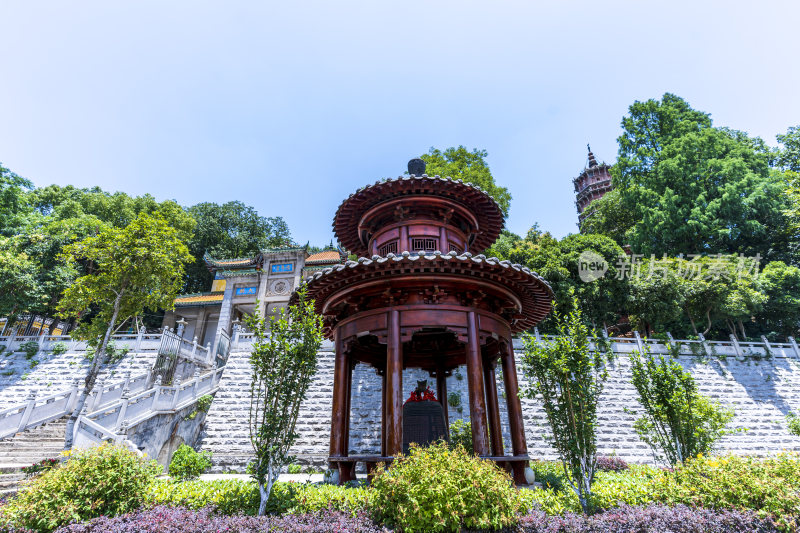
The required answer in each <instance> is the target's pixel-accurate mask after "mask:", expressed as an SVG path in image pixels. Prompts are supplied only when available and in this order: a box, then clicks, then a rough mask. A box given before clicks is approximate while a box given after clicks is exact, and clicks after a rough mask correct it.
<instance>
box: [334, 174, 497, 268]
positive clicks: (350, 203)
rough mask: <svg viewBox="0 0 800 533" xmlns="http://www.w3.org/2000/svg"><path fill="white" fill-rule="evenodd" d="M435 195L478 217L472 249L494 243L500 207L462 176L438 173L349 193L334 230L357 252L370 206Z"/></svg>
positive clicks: (361, 246) (361, 247)
mask: <svg viewBox="0 0 800 533" xmlns="http://www.w3.org/2000/svg"><path fill="white" fill-rule="evenodd" d="M415 195H434V196H439V197H442V198H447V199H449V200H453V201H455V202H458V203H459V204H461V205H463V206H464V207H466V208H467V209H469V210H470V211H471V212H473V213H474V214H475V215H476V216H477V217H478V220H479V223H480V228H479V231H480V232H479V234H478V235H477V236H476V238H475V241H474V242H473V243H472V244H471V245H470V249H471V250H480V251H482V250H485V249H486V248H488V247H489V246H491V245H492V243H494V241H495V240H496V239H497V237H498V236H499V235H500V231H501V230H502V229H503V224H504V221H503V211H502V210H501V209H500V206H499V205H497V202H496V201H495V199H494V198H492V197H491V196H490V195H489V193H487V192H486V191H484V190H483V189H481V188H480V187H477V186H475V185H472V184H471V183H465V182H464V181H462V180H460V179H459V180H454V179H452V178H442V177H440V176H428V175H426V174H423V175H422V176H415V175H413V174H412V175H411V176H400V177H399V178H397V179H394V180H386V181H378V182H375V183H374V184H372V185H368V186H366V187H363V188H361V189H359V190H358V191H356V192H355V193H353V194H351V195H350V196H349V197H348V198H347V199H346V200H345V201H344V202H342V203H341V205H340V206H339V208H338V209H337V210H336V215H334V217H333V231H334V233H335V234H336V237H337V238H338V239H339V242H340V243H342V246H343V247H344V248H345V249H347V250H349V251H350V252H352V253H354V254H356V255H364V254H367V253H368V252H369V251H368V250H367V248H366V245H365V243H363V242H361V238H360V236H359V233H358V223H359V221H360V220H361V216H362V215H363V214H364V213H365V212H366V211H367V210H368V209H370V208H372V207H374V206H376V205H378V204H380V203H382V202H385V201H387V200H391V199H394V198H402V197H404V196H415Z"/></svg>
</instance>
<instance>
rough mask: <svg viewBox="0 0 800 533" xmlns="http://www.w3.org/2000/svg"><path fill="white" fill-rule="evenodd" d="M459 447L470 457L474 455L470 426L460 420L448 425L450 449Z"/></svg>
mask: <svg viewBox="0 0 800 533" xmlns="http://www.w3.org/2000/svg"><path fill="white" fill-rule="evenodd" d="M459 446H461V447H462V448H464V449H465V450H466V451H467V453H468V454H470V455H473V454H474V453H475V450H473V449H472V424H471V423H469V422H467V421H466V420H462V419H460V418H459V419H458V420H456V421H455V422H453V423H452V424H450V447H451V448H452V449H453V450H455V449H456V448H458V447H459Z"/></svg>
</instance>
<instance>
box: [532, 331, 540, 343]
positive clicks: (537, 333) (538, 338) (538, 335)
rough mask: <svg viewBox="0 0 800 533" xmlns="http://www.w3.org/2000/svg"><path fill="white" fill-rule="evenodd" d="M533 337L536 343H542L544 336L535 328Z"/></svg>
mask: <svg viewBox="0 0 800 533" xmlns="http://www.w3.org/2000/svg"><path fill="white" fill-rule="evenodd" d="M533 336H534V338H535V339H536V342H542V334H541V333H539V328H533Z"/></svg>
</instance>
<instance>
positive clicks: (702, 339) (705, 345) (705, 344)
mask: <svg viewBox="0 0 800 533" xmlns="http://www.w3.org/2000/svg"><path fill="white" fill-rule="evenodd" d="M697 338H698V339H700V343H701V344H702V345H703V351H705V352H706V355H707V356H709V357H711V348H710V347H709V346H708V341H707V340H706V337H705V335H703V334H702V333H698V334H697Z"/></svg>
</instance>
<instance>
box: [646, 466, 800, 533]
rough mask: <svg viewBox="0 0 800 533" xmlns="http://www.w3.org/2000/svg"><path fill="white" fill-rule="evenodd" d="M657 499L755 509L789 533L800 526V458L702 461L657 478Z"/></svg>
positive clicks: (707, 505)
mask: <svg viewBox="0 0 800 533" xmlns="http://www.w3.org/2000/svg"><path fill="white" fill-rule="evenodd" d="M651 490H652V493H653V494H654V498H655V499H656V500H657V501H660V502H663V503H666V504H668V505H674V504H678V503H683V504H686V505H690V506H696V507H706V508H709V509H752V510H754V511H756V512H757V513H758V515H759V516H762V517H763V516H766V515H772V516H774V517H775V518H776V519H777V520H778V522H779V523H780V524H781V525H782V526H783V527H784V528H785V530H786V531H797V530H798V527H800V456H798V455H797V454H788V453H787V454H780V455H778V456H776V457H770V458H766V459H761V458H755V457H739V456H735V455H730V456H724V457H702V456H701V457H698V458H697V459H691V460H688V461H686V462H684V463H683V465H681V466H679V467H677V468H676V469H675V470H674V471H673V472H671V473H664V474H662V475H659V476H656V477H654V478H653V481H652V483H651Z"/></svg>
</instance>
